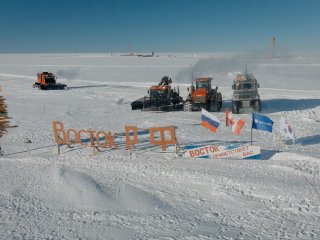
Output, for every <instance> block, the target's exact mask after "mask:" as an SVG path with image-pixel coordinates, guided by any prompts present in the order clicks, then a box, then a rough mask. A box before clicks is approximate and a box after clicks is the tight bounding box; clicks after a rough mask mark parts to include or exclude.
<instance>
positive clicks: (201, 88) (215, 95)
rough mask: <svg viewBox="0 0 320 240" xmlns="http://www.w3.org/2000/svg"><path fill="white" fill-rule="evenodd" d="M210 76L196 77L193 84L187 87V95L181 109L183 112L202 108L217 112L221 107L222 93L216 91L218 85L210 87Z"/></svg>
mask: <svg viewBox="0 0 320 240" xmlns="http://www.w3.org/2000/svg"><path fill="white" fill-rule="evenodd" d="M211 81H212V78H210V77H202V78H196V80H195V86H194V84H192V85H191V88H190V89H189V88H188V92H189V95H188V97H187V98H186V100H185V102H184V105H183V109H184V111H185V112H191V111H197V110H201V109H202V108H204V109H206V110H208V111H211V112H219V111H220V109H221V107H222V95H221V93H220V92H218V87H216V88H212V85H211Z"/></svg>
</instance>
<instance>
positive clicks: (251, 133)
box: [251, 111, 253, 146]
mask: <svg viewBox="0 0 320 240" xmlns="http://www.w3.org/2000/svg"><path fill="white" fill-rule="evenodd" d="M252 124H253V113H252V111H251V146H252Z"/></svg>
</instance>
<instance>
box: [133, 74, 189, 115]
mask: <svg viewBox="0 0 320 240" xmlns="http://www.w3.org/2000/svg"><path fill="white" fill-rule="evenodd" d="M163 80H164V78H162V81H161V82H160V83H159V85H154V86H151V87H150V88H149V90H148V96H145V97H143V98H139V99H137V100H135V101H133V102H132V103H131V108H132V110H139V109H140V110H142V111H178V110H182V109H183V98H182V97H181V96H180V94H179V89H178V90H177V91H176V90H175V89H172V88H171V86H170V84H171V82H172V81H171V79H170V81H167V80H165V81H163Z"/></svg>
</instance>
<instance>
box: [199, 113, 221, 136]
mask: <svg viewBox="0 0 320 240" xmlns="http://www.w3.org/2000/svg"><path fill="white" fill-rule="evenodd" d="M219 125H220V121H219V120H218V119H217V118H216V117H215V116H213V115H212V114H210V113H209V112H208V111H206V110H204V109H202V112H201V126H202V127H205V128H208V129H209V130H210V131H212V132H216V131H217V129H218V127H219Z"/></svg>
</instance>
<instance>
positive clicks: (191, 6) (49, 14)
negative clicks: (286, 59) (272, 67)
mask: <svg viewBox="0 0 320 240" xmlns="http://www.w3.org/2000/svg"><path fill="white" fill-rule="evenodd" d="M319 9H320V1H317V0H307V1H303V0H300V1H297V0H1V1H0V53H37V52H59V53H60V52H129V51H132V52H151V51H154V52H200V51H202V52H206V51H208V52H214V51H264V50H266V49H267V48H268V45H269V42H270V39H271V37H272V36H273V35H274V36H275V37H276V44H277V45H276V46H277V48H283V49H286V50H291V51H320V31H319V29H320V20H319V19H320V17H319Z"/></svg>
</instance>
